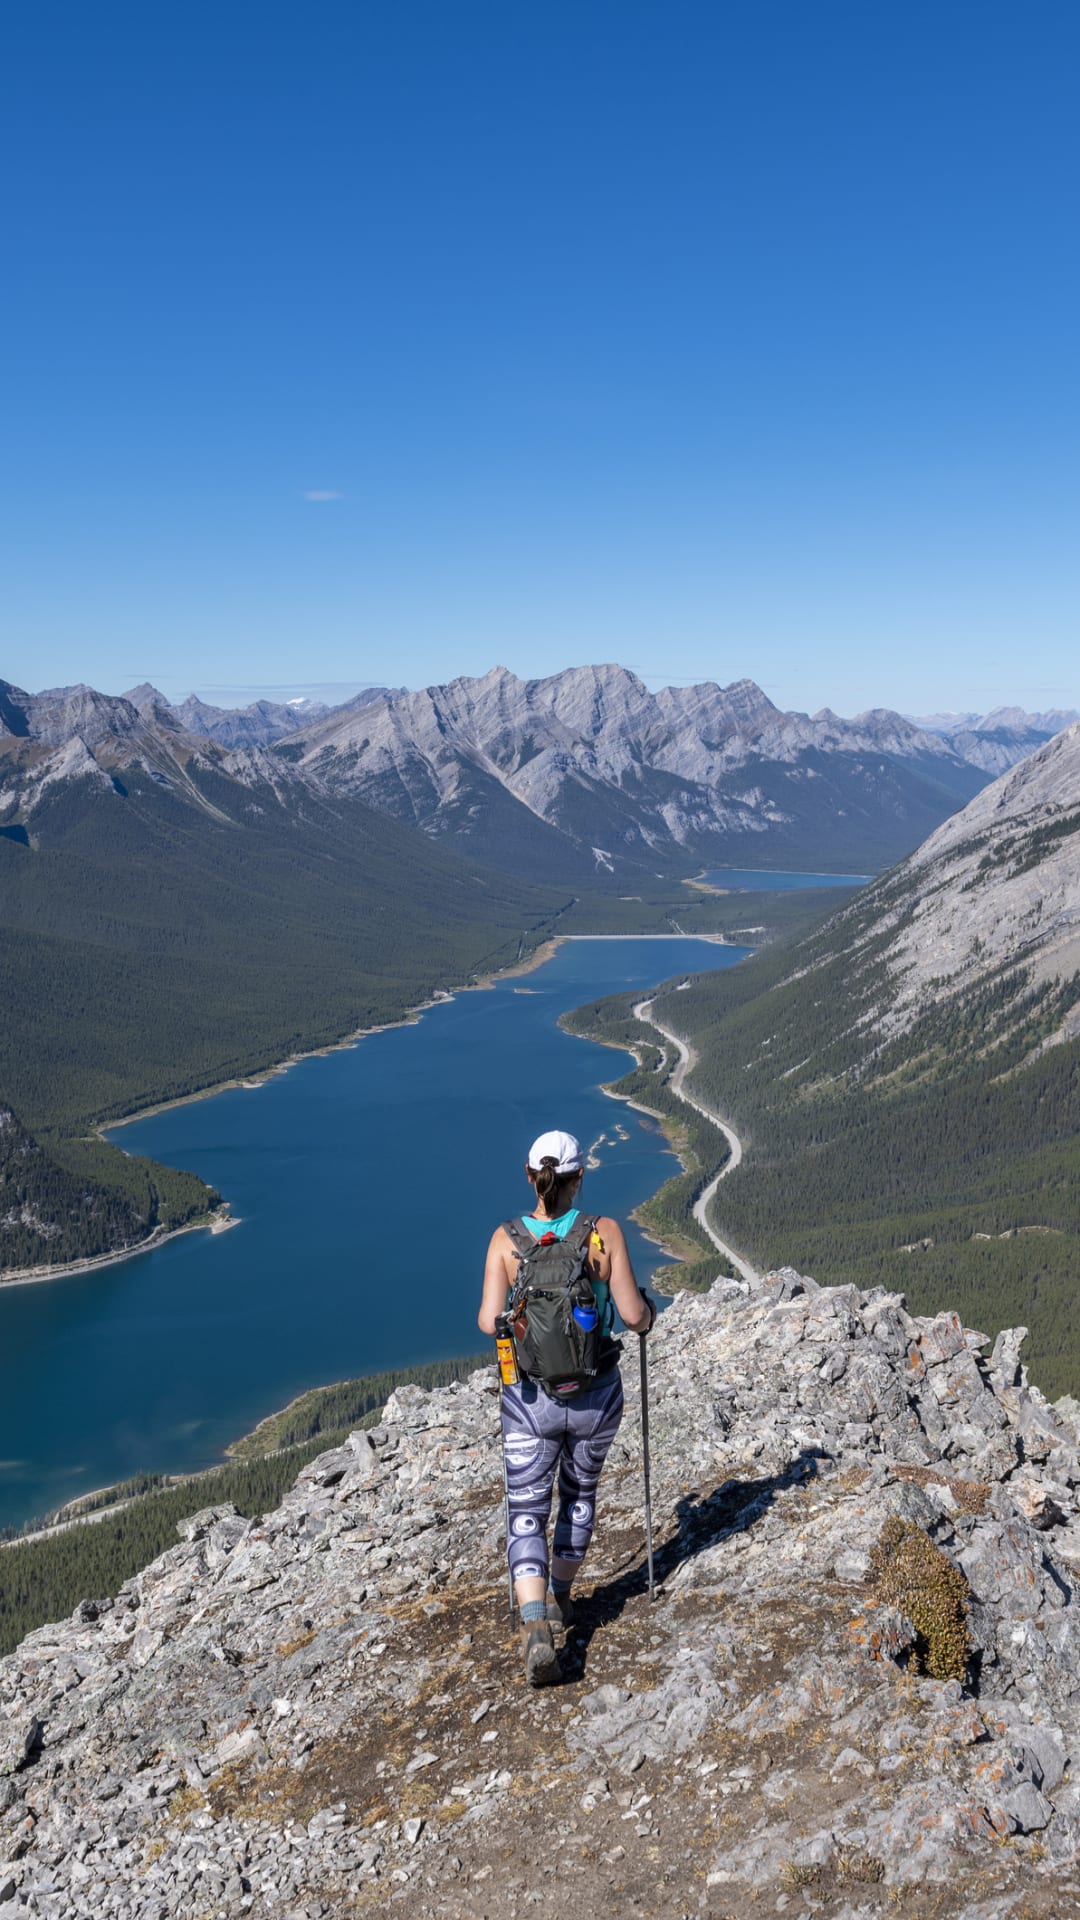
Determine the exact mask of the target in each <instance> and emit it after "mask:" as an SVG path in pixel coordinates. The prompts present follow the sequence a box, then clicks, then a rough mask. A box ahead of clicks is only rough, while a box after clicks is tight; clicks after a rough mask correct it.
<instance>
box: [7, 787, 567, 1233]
mask: <svg viewBox="0 0 1080 1920" xmlns="http://www.w3.org/2000/svg"><path fill="white" fill-rule="evenodd" d="M28 825H29V831H25V832H24V833H23V834H22V836H21V837H20V836H17V835H14V834H8V835H6V836H4V837H0V1102H2V1104H3V1106H4V1108H5V1110H10V1111H11V1112H12V1113H13V1115H14V1116H17V1119H13V1121H12V1125H13V1126H14V1125H16V1124H17V1125H18V1126H20V1127H21V1128H22V1129H25V1130H26V1133H27V1134H28V1135H29V1136H31V1137H32V1138H33V1141H34V1143H35V1148H36V1151H35V1153H34V1154H33V1155H31V1156H30V1158H29V1159H27V1158H25V1157H24V1158H23V1159H22V1160H21V1161H20V1162H19V1172H20V1177H21V1179H22V1181H23V1186H22V1187H20V1188H19V1190H18V1191H17V1192H16V1190H15V1189H14V1188H10V1190H9V1186H8V1182H7V1180H5V1184H4V1186H3V1187H0V1215H2V1216H3V1218H4V1219H5V1221H7V1227H6V1231H5V1232H4V1233H3V1235H2V1236H0V1269H5V1270H10V1269H11V1268H12V1267H20V1266H23V1265H38V1264H56V1263H59V1262H61V1261H66V1260H70V1259H71V1258H73V1257H91V1256H95V1255H98V1254H102V1253H107V1252H111V1251H113V1250H115V1248H116V1247H117V1245H123V1244H129V1243H130V1242H131V1240H132V1239H135V1240H140V1239H142V1238H144V1237H145V1235H146V1233H147V1232H149V1231H150V1230H151V1228H152V1227H153V1226H154V1225H157V1224H161V1225H177V1224H180V1223H182V1222H183V1221H184V1220H186V1219H189V1218H191V1217H192V1214H193V1213H194V1212H200V1211H202V1212H204V1211H205V1210H206V1208H207V1207H208V1206H210V1205H211V1204H212V1203H213V1201H214V1200H215V1199H216V1196H214V1195H211V1194H210V1193H209V1191H208V1189H206V1188H205V1187H203V1185H202V1183H201V1182H199V1181H197V1180H195V1179H194V1178H192V1179H191V1180H190V1181H188V1180H186V1178H185V1177H184V1176H177V1175H174V1174H171V1173H170V1172H169V1171H168V1170H167V1169H164V1168H156V1167H153V1166H152V1164H151V1163H150V1162H148V1161H139V1160H134V1159H129V1158H128V1157H127V1156H125V1155H121V1154H120V1153H119V1152H117V1151H116V1150H115V1149H113V1148H111V1147H108V1146H106V1145H104V1144H103V1143H100V1142H95V1141H91V1140H87V1139H86V1138H85V1135H86V1133H87V1132H88V1130H89V1129H90V1128H92V1127H93V1126H95V1125H98V1124H100V1123H101V1122H103V1121H107V1120H110V1119H114V1118H116V1117H119V1116H120V1115H122V1114H124V1113H126V1112H130V1111H132V1110H133V1109H137V1108H139V1107H142V1106H146V1105H149V1104H151V1103H154V1102H157V1101H160V1100H166V1099H170V1098H175V1097H177V1096H179V1095H182V1094H187V1093H191V1092H193V1091H195V1090H197V1089H198V1088H200V1087H205V1086H209V1085H212V1084H214V1083H216V1082H219V1081H222V1080H225V1079H228V1078H231V1077H233V1076H235V1075H242V1074H247V1073H251V1072H254V1071H256V1070H258V1069H260V1068H265V1067H267V1066H270V1065H272V1064H273V1063H274V1062H276V1061H278V1060H281V1059H283V1058H285V1057H287V1056H288V1055H289V1054H291V1053H293V1052H295V1051H298V1050H302V1049H305V1048H311V1047H316V1046H319V1045H322V1044H325V1043H328V1042H332V1041H335V1040H339V1039H340V1038H341V1037H342V1036H343V1035H345V1034H347V1033H349V1032H350V1031H353V1030H355V1029H356V1028H358V1027H362V1026H366V1025H368V1024H377V1023H381V1022H385V1021H387V1020H392V1019H395V1018H399V1017H400V1016H401V1015H402V1014H404V1013H405V1012H406V1011H407V1009H408V1008H409V1007H411V1006H414V1005H415V1004H416V1003H417V1002H419V1001H422V1000H424V999H426V998H428V997H429V996H430V994H431V993H432V992H433V991H435V990H436V989H439V988H445V987H449V986H453V985H455V984H459V983H461V982H464V981H467V980H469V979H471V978H474V977H476V976H477V975H478V974H482V973H484V972H485V971H487V970H488V969H490V968H494V967H497V966H500V965H505V964H507V963H508V962H510V961H512V960H513V959H514V958H515V956H516V955H517V954H518V952H519V951H520V949H521V947H522V945H523V943H525V942H526V941H527V940H528V939H529V937H530V935H531V934H532V933H533V932H535V933H536V935H537V937H540V935H541V934H542V933H543V931H544V929H545V928H546V926H547V924H548V922H549V921H550V919H551V917H552V915H553V914H555V913H557V911H558V910H559V908H560V907H561V906H563V905H565V904H567V903H568V899H569V896H563V897H562V899H560V898H559V896H557V895H552V894H543V893H540V892H539V891H538V890H536V889H533V888H531V887H530V886H529V885H528V884H527V883H523V882H517V881H514V880H513V879H510V878H508V877H505V876H502V875H499V874H495V873H493V872H491V871H490V870H484V871H479V870H476V869H472V868H470V867H468V866H467V865H466V864H465V863H464V862H463V861H461V860H460V859H458V858H457V857H456V856H454V855H453V854H450V853H444V852H443V851H442V850H441V849H438V848H435V847H432V846H431V845H430V844H429V843H428V841H427V840H426V839H425V838H424V836H423V835H421V834H418V833H415V832H413V831H411V830H410V829H408V828H405V827H401V826H399V825H397V824H396V823H395V822H393V821H391V820H386V819H383V818H382V817H380V816H379V815H377V814H372V813H370V812H369V811H368V810H367V809H366V808H364V807H363V806H362V805H360V804H359V803H358V802H355V801H350V800H345V801H341V802H335V803H332V804H331V803H327V802H325V801H322V800H320V799H318V798H317V797H316V796H312V795H311V794H309V793H307V792H306V791H304V790H303V789H295V790H294V789H292V788H290V787H288V786H285V787H283V788H282V789H281V790H280V791H275V790H274V789H272V788H271V787H269V786H267V785H265V784H263V783H259V782H258V781H255V782H250V781H249V782H246V783H245V782H243V781H241V780H238V779H236V778H232V777H229V776H228V775H227V774H226V773H224V772H222V771H219V770H217V769H216V768H215V767H214V766H213V765H211V764H209V763H205V762H204V763H201V764H200V763H195V762H192V763H191V764H189V765H188V767H187V768H186V772H185V784H184V785H183V787H181V786H180V785H179V783H176V782H174V783H172V784H168V783H166V782H164V781H163V780H162V778H161V777H160V775H159V774H156V773H155V772H154V771H153V770H151V769H148V768H147V767H146V766H143V765H134V766H132V767H130V768H125V769H124V770H123V778H122V779H121V778H120V777H119V776H118V775H114V776H113V777H112V778H110V779H108V780H106V779H104V778H102V779H97V778H93V777H81V778H71V779H57V780H54V781H53V782H52V783H50V784H49V785H48V786H47V787H46V788H45V790H44V791H43V792H41V793H40V794H39V795H37V796H36V798H35V804H34V807H33V812H32V815H30V817H29V821H28ZM6 1171H10V1170H6ZM27 1181H29V1182H30V1183H31V1186H32V1189H33V1190H32V1191H30V1190H29V1189H27V1190H25V1191H24V1189H25V1187H26V1182H27ZM69 1181H71V1182H74V1183H75V1184H74V1186H72V1187H70V1188H69V1186H68V1185H67V1184H66V1183H67V1182H69ZM9 1215H11V1216H13V1217H12V1218H11V1220H10V1221H8V1220H7V1217H8V1216H9ZM53 1227H57V1228H59V1231H56V1232H53V1231H51V1229H52V1228H53Z"/></svg>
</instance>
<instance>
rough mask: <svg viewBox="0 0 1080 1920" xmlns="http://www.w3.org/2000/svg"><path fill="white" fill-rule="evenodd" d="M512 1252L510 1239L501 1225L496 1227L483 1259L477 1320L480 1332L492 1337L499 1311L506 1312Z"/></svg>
mask: <svg viewBox="0 0 1080 1920" xmlns="http://www.w3.org/2000/svg"><path fill="white" fill-rule="evenodd" d="M511 1258H512V1252H511V1247H510V1240H509V1237H508V1235H507V1234H506V1232H505V1229H504V1228H502V1227H496V1229H495V1231H494V1233H493V1234H492V1236H491V1243H490V1245H489V1247H488V1250H487V1259H486V1260H485V1261H484V1291H483V1293H482V1294H481V1296H480V1311H479V1313H478V1314H477V1316H476V1318H477V1322H478V1324H479V1327H480V1331H481V1333H487V1334H491V1335H492V1336H493V1337H494V1333H495V1322H496V1320H497V1318H498V1316H499V1314H500V1313H505V1312H506V1291H507V1288H508V1286H509V1285H510V1284H511V1273H510V1260H511Z"/></svg>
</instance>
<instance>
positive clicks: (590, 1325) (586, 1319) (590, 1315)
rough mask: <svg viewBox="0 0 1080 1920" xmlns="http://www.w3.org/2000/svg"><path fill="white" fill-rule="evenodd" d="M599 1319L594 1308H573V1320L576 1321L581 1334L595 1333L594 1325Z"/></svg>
mask: <svg viewBox="0 0 1080 1920" xmlns="http://www.w3.org/2000/svg"><path fill="white" fill-rule="evenodd" d="M599 1318H600V1316H599V1314H598V1313H597V1311H596V1308H595V1307H581V1306H578V1307H575V1308H574V1319H575V1320H576V1321H577V1323H578V1326H579V1327H580V1328H581V1329H582V1332H583V1333H593V1332H595V1329H596V1323H597V1321H598V1319H599Z"/></svg>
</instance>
